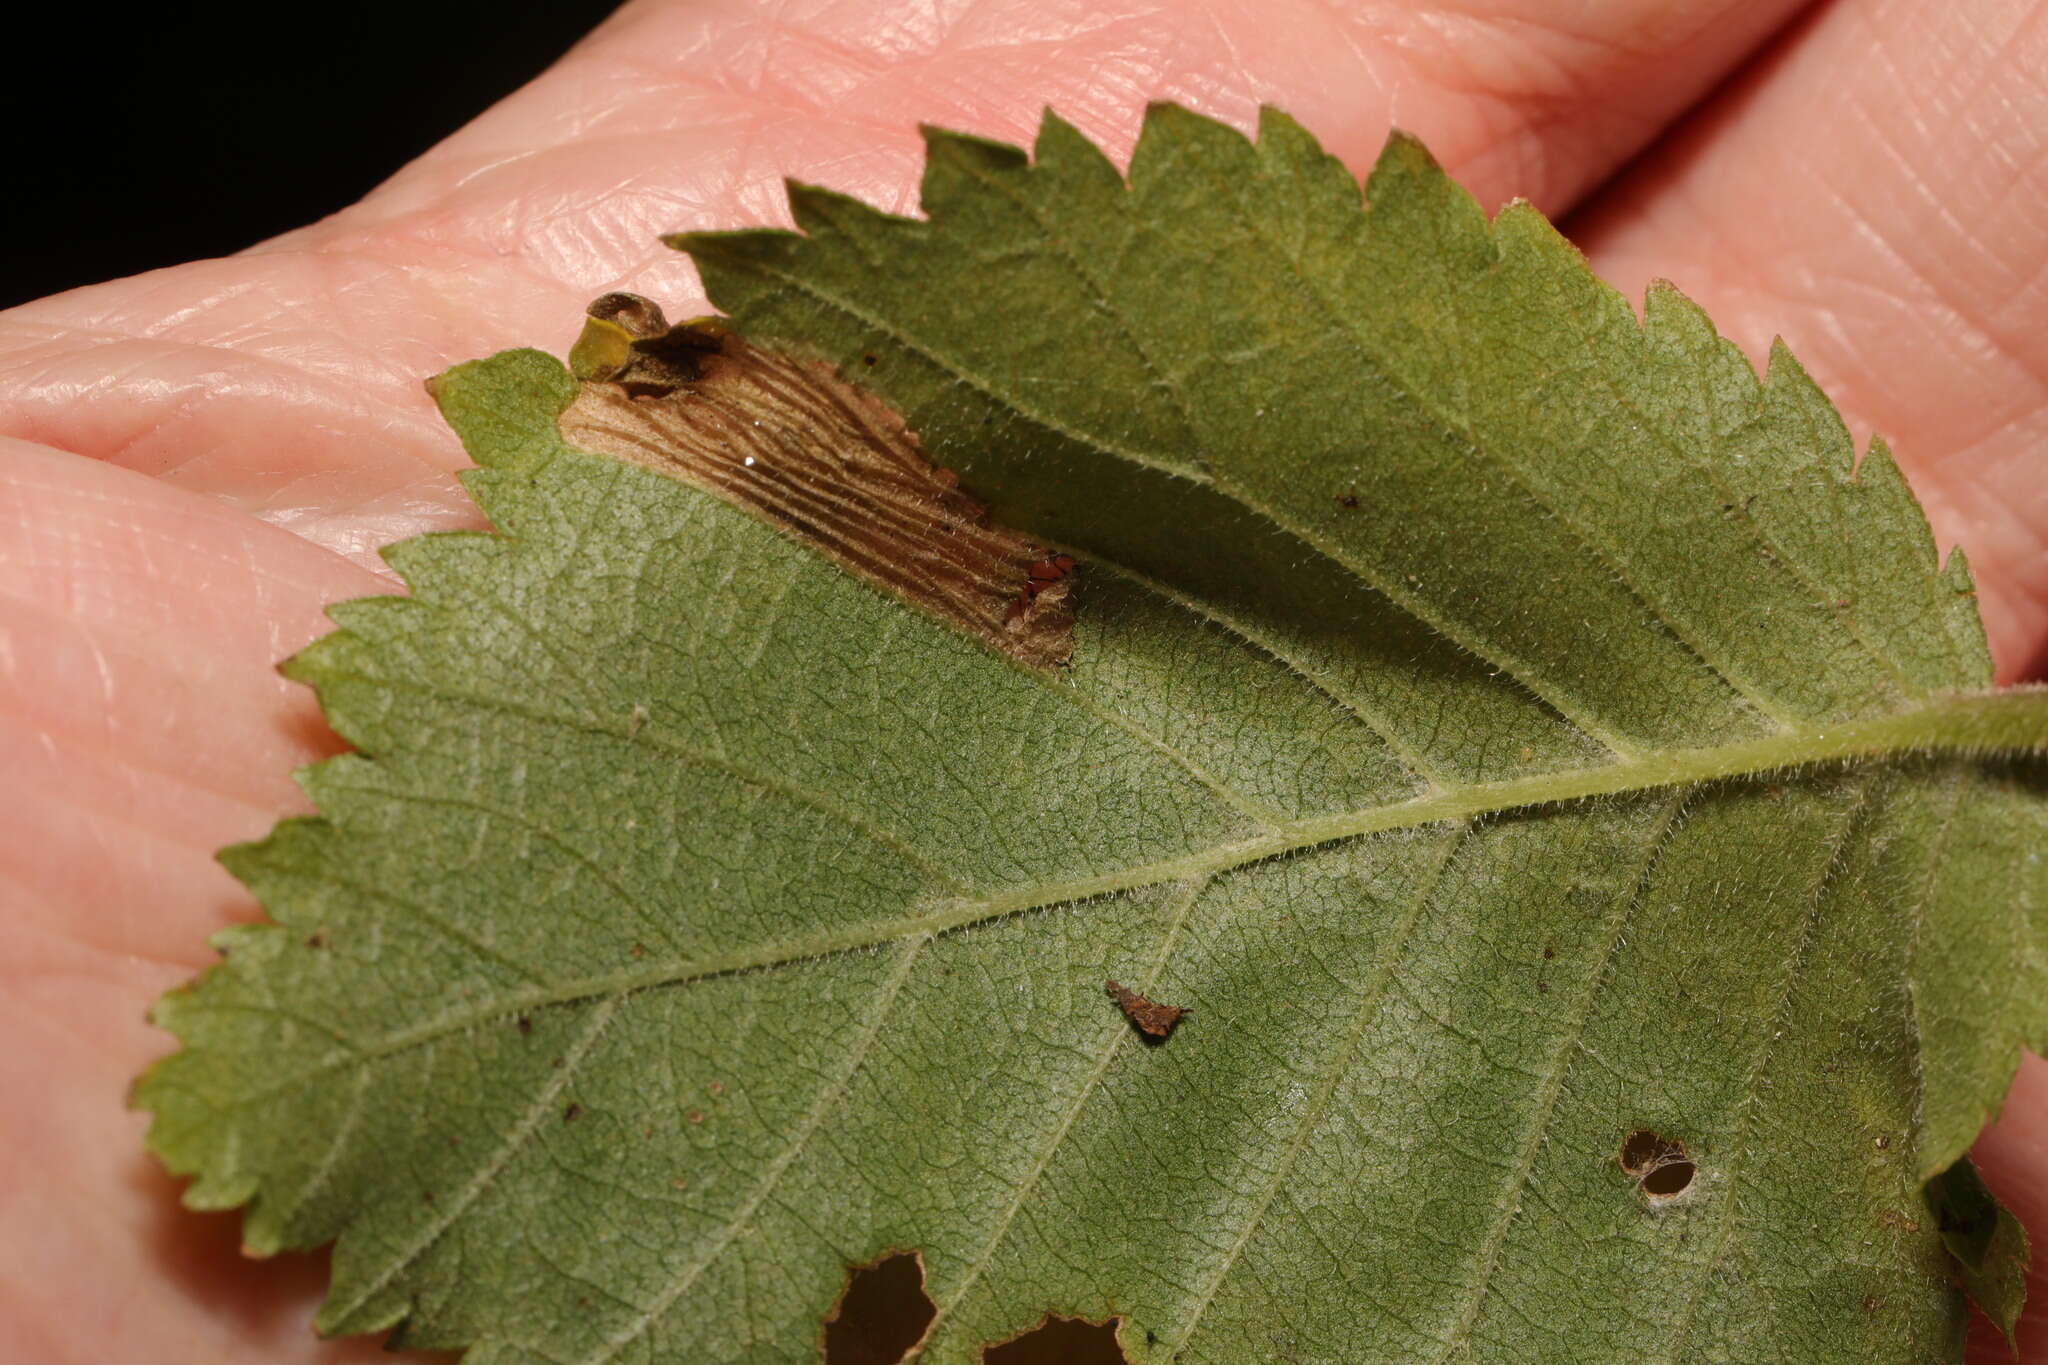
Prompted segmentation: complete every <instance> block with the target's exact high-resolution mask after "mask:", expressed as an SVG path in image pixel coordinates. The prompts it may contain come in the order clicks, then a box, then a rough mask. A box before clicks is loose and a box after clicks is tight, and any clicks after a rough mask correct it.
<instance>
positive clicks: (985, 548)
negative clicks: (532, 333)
mask: <svg viewBox="0 0 2048 1365" xmlns="http://www.w3.org/2000/svg"><path fill="white" fill-rule="evenodd" d="M569 359H570V365H571V368H572V369H573V370H574V371H575V373H576V377H577V378H578V379H579V380H581V381H582V383H581V387H580V390H579V392H578V394H577V397H576V400H575V401H574V402H573V403H571V404H570V405H569V407H568V409H567V410H566V411H565V412H563V414H562V417H561V423H560V425H561V432H562V437H563V439H564V440H566V441H568V442H569V443H570V444H571V445H574V446H577V447H578V448H580V449H583V450H588V451H592V452H595V453H598V454H603V455H610V456H613V457H615V458H617V459H621V460H626V461H628V462H630V463H633V464H637V465H640V466H642V467H644V468H647V469H652V470H654V471H656V472H657V473H661V474H667V475H669V476H670V477H672V478H676V479H680V480H682V481H683V482H685V483H688V484H691V485H693V486H695V487H697V488H701V489H703V490H705V491H706V492H709V493H712V494H714V495H716V496H718V497H720V498H723V499H724V500H725V501H727V502H729V503H732V504H733V505H734V506H736V507H739V508H741V509H743V510H744V511H747V512H751V513H752V514H753V515H755V516H757V517H759V518H761V519H762V520H763V521H766V522H767V523H769V524H770V525H772V526H775V527H777V528H779V529H780V530H782V531H784V532H786V533H787V534H789V535H791V536H793V537H795V538H796V539H797V540H800V541H802V542H803V543H804V544H806V545H809V546H811V547H812V548H814V549H816V550H819V551H821V552H823V553H824V554H825V555H827V556H828V557H829V558H831V559H832V560H833V561H834V562H836V563H837V564H839V565H840V566H841V567H842V568H845V569H847V570H849V571H850V572H852V573H854V574H856V575H858V576H859V577H861V578H863V579H865V580H867V581H868V582H869V583H872V584H874V585H875V586H876V587H878V588H881V589H882V590H883V591H885V592H888V593H890V594H891V595H892V596H895V597H897V598H899V599H900V600H902V601H904V602H907V603H909V604H910V605H911V606H914V607H916V608H918V609H919V610H920V611H923V612H926V613H928V614H930V615H932V616H935V617H937V618H938V619H939V620H941V621H943V622H945V623H946V624H947V625H949V626H952V627H953V628H954V629H956V630H960V631H964V632H966V633H967V634H969V635H971V636H973V637H974V638H976V639H978V640H980V641H982V642H983V643H984V644H987V645H988V646H989V647H990V648H992V649H996V650H998V651H1000V652H1002V653H1004V654H1007V655H1009V656H1010V657H1011V658H1013V659H1015V660H1017V661H1018V662H1019V663H1021V664H1024V665H1026V666H1028V667H1031V668H1039V669H1048V668H1053V667H1055V666H1057V665H1059V664H1062V663H1064V662H1066V660H1067V658H1068V656H1069V655H1070V654H1071V653H1072V652H1073V626H1074V609H1073V593H1074V569H1075V566H1074V561H1073V559H1072V558H1071V557H1070V556H1067V555H1064V554H1056V553H1053V552H1052V551H1050V550H1048V549H1047V548H1046V547H1044V546H1041V545H1038V544H1035V543H1034V542H1032V541H1030V540H1027V539H1026V538H1025V537H1024V536H1022V535H1020V534H1018V533H1017V532H1015V531H1011V530H1007V529H1004V528H1002V527H999V526H991V525H990V524H989V523H988V520H987V516H986V513H985V511H984V509H983V508H982V507H981V505H980V504H978V503H976V502H975V501H974V499H972V498H970V497H968V496H967V495H966V494H965V493H963V492H961V491H960V489H959V486H958V480H957V479H956V478H955V477H954V476H953V474H952V473H951V472H950V471H948V470H944V469H941V468H939V467H938V466H936V465H934V464H933V463H932V462H931V461H930V460H928V459H926V458H925V456H924V452H923V450H922V448H921V447H920V446H919V444H918V440H917V437H916V436H914V435H913V434H912V433H911V432H910V430H909V429H908V428H907V427H906V426H905V425H904V423H903V419H902V418H901V417H899V416H897V415H896V414H895V413H894V412H892V411H891V410H890V409H889V408H887V407H886V406H884V405H883V404H882V403H881V402H880V401H879V400H878V399H876V398H874V397H873V396H871V395H869V394H867V393H864V392H862V391H861V390H860V389H857V388H855V387H854V386H853V385H851V384H849V383H847V382H846V381H845V380H844V379H842V378H840V377H839V375H838V374H837V372H835V371H834V370H833V369H832V368H831V367H830V366H827V365H824V364H821V363H819V362H816V361H811V360H803V359H799V358H797V357H795V356H791V355H785V354H783V353H781V352H779V351H773V350H769V349H767V348H765V347H759V346H754V345H752V344H750V343H749V342H747V341H745V340H744V339H742V338H741V337H739V336H738V335H736V334H734V333H733V332H732V331H730V330H729V329H728V328H727V327H726V326H725V325H724V324H723V323H722V322H721V321H720V320H718V319H715V318H713V319H698V320H696V321H693V322H685V323H682V324H679V325H677V326H674V327H670V326H668V325H667V323H666V322H665V321H664V320H663V318H662V315H661V310H660V309H659V308H658V307H656V306H655V305H654V304H653V303H651V302H649V301H648V300H646V299H643V298H640V297H638V296H637V295H632V294H607V295H605V296H604V297H603V298H601V299H599V300H597V301H596V302H595V303H593V304H591V306H590V317H589V320H588V321H587V322H586V324H585V327H584V333H583V336H582V337H581V339H579V340H578V341H577V343H576V346H575V348H574V349H573V350H572V351H571V352H570V355H569Z"/></svg>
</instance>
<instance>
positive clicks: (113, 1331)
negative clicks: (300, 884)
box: [0, 442, 385, 1365]
mask: <svg viewBox="0 0 2048 1365" xmlns="http://www.w3.org/2000/svg"><path fill="white" fill-rule="evenodd" d="M382 586H385V583H384V580H382V579H379V578H376V577H374V576H372V575H369V574H366V573H364V572H363V571H361V570H359V569H355V568H353V567H352V566H350V565H348V564H347V563H345V562H343V561H341V560H339V559H337V558H335V557H334V556H332V555H329V554H327V553H325V552H323V551H321V550H318V549H316V548H314V547H312V546H310V545H307V544H306V543H305V542H304V541H302V540H300V539H298V538H297V537H294V536H291V535H289V534H287V533H285V532H282V531H278V530H275V529H272V528H269V527H265V526H262V525H261V524H259V523H256V522H253V521H250V520H249V519H247V518H245V517H242V516H240V515H238V514H236V513H233V512H231V511H229V510H227V509H224V508H222V507H219V506H217V505H216V504H214V503H212V502H210V501H209V500H207V499H204V498H199V497H195V496H193V495H191V494H187V493H182V492H179V491H177V490H175V489H171V488H168V487H166V486H164V485H163V484H161V483H159V482H157V481H154V480H150V479H147V478H143V477H140V476H138V475H135V474H133V473H130V472H128V471H125V470H120V469H114V468H110V467H107V466H105V465H99V464H94V463H92V462H89V461H85V460H80V459H78V458H77V457H76V456H71V455H66V454H62V453H60V452H55V451H49V450H44V449H38V448H35V447H31V446H26V445H23V444H21V443H18V442H8V443H4V444H0V773H4V774H5V779H4V783H5V787H6V789H7V790H8V791H9V792H12V793H19V794H23V795H24V796H25V798H26V799H20V800H16V801H13V802H10V803H8V805H7V818H6V820H5V821H0V1034H4V1036H5V1037H6V1038H7V1039H8V1046H7V1047H6V1048H5V1049H4V1050H0V1096H4V1097H5V1100H6V1102H5V1104H4V1105H0V1151H5V1152H6V1153H7V1154H8V1155H7V1160H8V1163H9V1169H10V1171H11V1172H13V1173H14V1174H12V1175H11V1176H10V1177H9V1178H8V1179H7V1180H5V1181H0V1191H4V1192H0V1224H4V1225H5V1226H6V1227H7V1228H8V1229H9V1230H10V1233H11V1235H9V1236H6V1237H0V1286H4V1288H0V1357H4V1358H6V1359H11V1360H12V1359H19V1360H72V1359H79V1360H84V1359H94V1360H144V1359H154V1358H160V1357H162V1356H163V1355H164V1354H165V1351H166V1348H167V1347H168V1348H172V1349H170V1352H169V1353H170V1354H171V1355H172V1356H174V1357H176V1358H179V1359H194V1360H202V1359H203V1360H215V1361H223V1362H234V1361H237V1360H242V1359H248V1360H264V1361H300V1362H311V1361H322V1362H328V1363H329V1365H341V1362H342V1361H344V1360H351V1361H367V1360H368V1359H369V1358H370V1357H369V1354H368V1352H367V1351H365V1350H362V1349H360V1346H361V1344H360V1343H358V1345H357V1347H353V1348H350V1349H349V1350H348V1351H346V1352H342V1351H340V1350H339V1349H338V1348H336V1349H334V1350H329V1349H328V1348H324V1347H320V1346H319V1345H318V1343H316V1342H315V1341H314V1340H313V1338H312V1336H311V1334H310V1333H308V1332H307V1331H306V1329H305V1322H306V1319H307V1317H308V1315H309V1313H310V1311H311V1307H312V1303H313V1301H314V1300H315V1299H316V1298H317V1296H318V1292H319V1282H320V1280H321V1279H322V1278H323V1275H322V1272H321V1269H320V1267H319V1266H318V1265H317V1264H312V1263H309V1262H308V1261H307V1260H306V1259H305V1258H300V1259H299V1260H297V1261H294V1262H291V1263H288V1264H283V1265H280V1266H277V1267H267V1268H265V1269H264V1270H262V1271H257V1272H253V1273H247V1272H243V1271H241V1270H239V1269H238V1267H237V1265H236V1263H237V1262H238V1261H239V1259H240V1258H239V1257H238V1256H237V1254H236V1251H235V1230H234V1220H232V1219H227V1218H217V1219H208V1220H201V1219H194V1218H189V1217H180V1216H179V1215H178V1214H177V1212H176V1210H175V1205H174V1202H173V1201H172V1200H170V1199H169V1198H167V1195H168V1194H169V1192H170V1189H171V1187H172V1184H173V1182H171V1181H170V1180H169V1179H168V1178H167V1177H165V1176H164V1175H162V1174H161V1172H159V1171H157V1170H156V1168H155V1167H154V1165H153V1164H152V1163H150V1162H149V1161H148V1160H147V1159H146V1157H145V1156H144V1154H143V1151H142V1147H141V1143H140V1126H141V1116H139V1115H129V1114H124V1113H123V1112H122V1096H123V1095H124V1094H125V1093H126V1090H127V1087H128V1085H129V1083H130V1081H131V1080H132V1079H133V1077H134V1076H135V1074H136V1073H137V1072H138V1071H139V1070H140V1069H141V1068H142V1067H143V1066H144V1065H145V1064H146V1063H147V1062H148V1061H149V1059H150V1058H152V1057H153V1056H155V1055H157V1054H159V1053H161V1052H163V1051H164V1050H165V1049H166V1047H167V1045H168V1044H169V1042H170V1040H169V1039H168V1038H166V1037H165V1036H164V1035H163V1034H161V1033H159V1032H157V1031H156V1030H154V1029H152V1028H150V1027H149V1026H148V1024H147V1023H146V1022H145V1019H144V1011H145V1008H146V1005H147V1002H148V1001H149V1000H150V999H152V998H153V997H154V996H156V995H157V994H158V993H160V992H161V991H164V990H166V989H169V988H170V987H173V986H175V985H178V984H179V983H181V982H182V981H183V980H184V979H185V978H187V977H188V976H189V975H190V974H191V973H192V972H193V971H194V970H195V969H196V968H198V967H200V966H202V965H204V964H205V963H206V962H207V961H208V960H209V959H210V958H211V957H212V954H211V953H210V952H209V951H208V949H207V947H206V939H207V936H208V935H209V934H211V933H212V932H213V931H214V930H215V929H217V928H219V927H220V925H221V924H223V923H225V922H227V921H228V920H231V919H248V918H253V917H254V915H255V913H256V909H255V906H254V904H253V903H252V902H251V901H250V899H249V897H248V895H247V893H246V892H244V891H242V890H241V888H240V887H238V886H237V885H236V884H235V883H234V882H233V880H232V879H230V878H229V877H228V875H227V874H226V872H224V871H223V870H222V869H221V868H220V866H219V865H218V864H217V863H216V862H215V861H214V859H213V853H214V850H215V849H217V848H219V847H220V846H221V845H222V844H225V843H230V842H234V841H236V840H240V839H248V838H253V837H256V836H258V835H260V834H262V833H263V832H264V831H265V830H266V829H268V827H269V826H270V824H271V823H272V821H274V820H275V819H276V818H277V816H279V815H280V814H285V813H289V812H290V811H292V810H295V809H299V808H301V807H302V804H303V797H302V796H301V795H300V793H299V792H298V791H297V789H296V788H295V787H294V786H293V784H292V783H291V781H290V779H289V777H288V776H287V774H288V773H289V771H290V769H291V768H292V767H294V766H296V765H299V764H302V763H305V762H307V761H309V760H311V759H312V758H315V757H317V756H319V755H321V754H323V753H327V752H332V751H333V750H334V749H335V748H336V747H337V745H336V743H335V741H334V739H333V737H332V736H331V735H330V734H329V733H328V732H327V731H326V730H325V728H324V727H323V726H321V725H320V724H319V722H318V720H317V716H316V714H315V712H314V709H313V705H312V700H311V698H310V696H309V695H308V694H307V693H306V691H305V689H304V688H299V687H293V686H290V685H288V684H286V683H285V682H284V681H283V679H281V678H279V677H277V675H276V674H275V673H274V671H273V670H272V668H271V666H270V665H271V663H272V661H273V660H275V659H276V658H277V657H278V656H279V655H280V654H284V653H288V652H290V651H291V650H292V649H294V648H296V647H297V646H298V645H299V644H301V643H303V642H304V641H305V640H307V639H309V638H310V637H312V636H313V635H315V634H317V633H319V632H320V631H321V630H322V628H323V626H324V624H325V623H324V621H323V620H322V618H321V611H320V607H321V604H322V603H324V602H327V601H330V600H333V599H335V598H338V597H348V596H356V595H359V594H361V593H364V592H371V591H376V590H378V589H379V588H380V587H382ZM30 793H32V795H28V794H30ZM21 1172H31V1173H33V1177H32V1178H24V1177H22V1176H21V1174H20V1173H21Z"/></svg>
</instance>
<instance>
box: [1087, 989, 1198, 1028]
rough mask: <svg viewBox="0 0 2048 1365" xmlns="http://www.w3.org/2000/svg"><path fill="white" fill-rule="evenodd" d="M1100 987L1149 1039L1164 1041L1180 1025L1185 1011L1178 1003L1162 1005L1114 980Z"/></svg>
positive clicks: (1125, 1016)
mask: <svg viewBox="0 0 2048 1365" xmlns="http://www.w3.org/2000/svg"><path fill="white" fill-rule="evenodd" d="M1102 989H1103V991H1104V993H1105V994H1107V995H1108V996H1109V998H1110V999H1112V1000H1114V1001H1116V1004H1117V1008H1118V1009H1120V1010H1122V1011H1123V1012H1124V1018H1126V1019H1128V1020H1130V1021H1131V1022H1132V1023H1133V1024H1135V1025H1137V1026H1138V1030H1139V1031H1140V1032H1142V1033H1143V1034H1144V1035H1145V1036H1146V1037H1147V1038H1149V1039H1157V1040H1158V1041H1160V1042H1162V1043H1163V1042H1165V1041H1166V1040H1167V1039H1168V1038H1169V1037H1171V1036H1172V1035H1173V1031H1174V1029H1176V1028H1178V1027H1179V1026H1180V1017H1181V1016H1182V1015H1183V1014H1186V1013H1187V1011H1186V1010H1185V1009H1182V1008H1181V1007H1180V1006H1179V1005H1162V1004H1160V1003H1159V1002H1158V1001H1156V1000H1151V999H1148V998H1146V997H1145V996H1142V995H1140V994H1138V993H1137V992H1136V991H1134V990H1132V989H1131V988H1130V987H1128V986H1124V985H1121V984H1119V983H1118V982H1115V981H1105V982H1103V983H1102Z"/></svg>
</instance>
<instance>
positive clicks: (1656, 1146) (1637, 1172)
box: [1621, 1128, 1699, 1203]
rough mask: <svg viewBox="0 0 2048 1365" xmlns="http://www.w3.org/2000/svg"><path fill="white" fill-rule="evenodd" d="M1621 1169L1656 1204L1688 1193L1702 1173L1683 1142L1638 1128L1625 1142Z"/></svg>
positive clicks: (1622, 1148) (1622, 1142) (1623, 1143)
mask: <svg viewBox="0 0 2048 1365" xmlns="http://www.w3.org/2000/svg"><path fill="white" fill-rule="evenodd" d="M1621 1169H1622V1170H1624V1171H1627V1172H1628V1173H1629V1175H1630V1177H1632V1178H1633V1179H1634V1180H1635V1182H1636V1184H1637V1185H1639V1186H1641V1187H1642V1191H1643V1193H1644V1194H1646V1195H1648V1196H1649V1197H1650V1200H1651V1202H1653V1203H1659V1202H1662V1201H1663V1200H1666V1199H1671V1198H1675V1197H1676V1196H1678V1195H1681V1194H1684V1193H1685V1192H1686V1191H1687V1190H1689V1189H1691V1188H1692V1182H1693V1178H1694V1177H1695V1176H1697V1175H1698V1174H1699V1166H1698V1164H1697V1163H1695V1162H1694V1161H1693V1159H1692V1157H1691V1156H1690V1155H1689V1154H1688V1153H1687V1152H1686V1149H1685V1142H1684V1141H1683V1140H1682V1139H1680V1138H1667V1137H1664V1136H1663V1135H1662V1134H1659V1133H1656V1132H1653V1131H1651V1130H1650V1129H1648V1128H1638V1129H1636V1130H1635V1131H1634V1132H1632V1133H1630V1134H1629V1135H1628V1136H1627V1137H1625V1138H1623V1139H1622V1140H1621Z"/></svg>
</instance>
